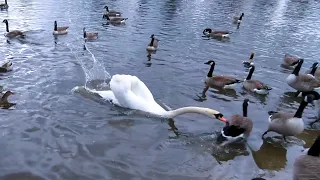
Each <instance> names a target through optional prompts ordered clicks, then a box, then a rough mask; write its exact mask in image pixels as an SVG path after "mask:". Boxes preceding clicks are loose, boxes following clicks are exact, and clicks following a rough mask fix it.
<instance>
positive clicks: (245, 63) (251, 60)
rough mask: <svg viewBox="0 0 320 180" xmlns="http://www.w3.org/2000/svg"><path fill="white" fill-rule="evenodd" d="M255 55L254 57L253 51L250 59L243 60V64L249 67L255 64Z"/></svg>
mask: <svg viewBox="0 0 320 180" xmlns="http://www.w3.org/2000/svg"><path fill="white" fill-rule="evenodd" d="M253 57H254V53H251V55H250V58H249V60H248V61H243V62H242V64H243V65H244V67H246V68H249V67H250V65H251V66H252V65H254V63H253Z"/></svg>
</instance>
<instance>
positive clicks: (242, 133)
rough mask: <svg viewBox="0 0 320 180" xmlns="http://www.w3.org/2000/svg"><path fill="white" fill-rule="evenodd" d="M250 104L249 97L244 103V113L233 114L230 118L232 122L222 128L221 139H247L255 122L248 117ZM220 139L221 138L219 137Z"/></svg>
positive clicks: (229, 140) (229, 141)
mask: <svg viewBox="0 0 320 180" xmlns="http://www.w3.org/2000/svg"><path fill="white" fill-rule="evenodd" d="M248 104H249V99H245V100H244V101H243V104H242V111H243V114H242V115H239V114H235V115H232V116H231V118H230V119H229V122H230V124H227V126H225V127H224V128H223V129H222V130H221V136H220V141H224V140H226V141H228V143H231V142H234V141H238V140H240V139H247V138H248V136H249V135H250V133H251V131H252V127H253V122H252V120H251V119H249V118H248V116H247V113H248ZM218 140H219V138H218Z"/></svg>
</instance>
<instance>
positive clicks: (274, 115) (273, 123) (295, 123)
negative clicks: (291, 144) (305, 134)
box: [262, 93, 316, 141]
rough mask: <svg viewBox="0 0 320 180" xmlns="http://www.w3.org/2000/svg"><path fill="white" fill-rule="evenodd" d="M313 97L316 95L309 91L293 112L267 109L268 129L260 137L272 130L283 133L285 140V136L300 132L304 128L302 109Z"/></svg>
mask: <svg viewBox="0 0 320 180" xmlns="http://www.w3.org/2000/svg"><path fill="white" fill-rule="evenodd" d="M315 99H316V97H315V96H314V95H313V94H311V93H310V94H308V95H306V96H304V98H303V100H302V101H301V103H300V106H299V108H298V109H297V111H296V113H295V114H291V113H283V112H276V111H269V112H268V114H269V126H268V130H267V131H266V132H264V133H263V135H262V138H263V137H264V136H265V135H266V134H267V133H268V132H271V131H273V132H276V133H278V134H281V135H283V138H284V140H285V141H287V140H286V136H295V135H298V134H300V133H302V131H303V130H304V122H303V119H302V113H303V110H304V109H305V108H306V107H307V105H308V103H311V102H312V101H313V100H315Z"/></svg>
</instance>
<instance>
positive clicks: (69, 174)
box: [0, 0, 320, 180]
mask: <svg viewBox="0 0 320 180" xmlns="http://www.w3.org/2000/svg"><path fill="white" fill-rule="evenodd" d="M8 1H9V2H8V3H9V6H10V7H9V10H8V11H0V17H1V21H2V20H3V19H8V20H9V25H10V28H11V29H12V30H13V29H19V30H23V31H27V32H26V35H27V37H26V38H25V39H21V40H10V41H6V38H5V37H4V36H2V35H1V36H0V60H6V59H10V60H12V61H13V63H14V70H13V71H12V72H10V73H6V74H3V75H1V80H0V81H1V85H3V86H4V88H5V89H9V90H12V91H14V92H15V93H16V94H15V95H13V96H11V97H10V101H12V102H16V103H17V106H16V107H15V109H13V110H1V111H0V116H1V120H0V132H1V134H0V135H1V137H0V145H1V146H0V147H1V148H0V159H1V160H0V176H1V177H2V179H11V180H12V179H19V178H20V179H22V177H24V178H28V179H32V180H35V179H52V180H56V179H68V180H88V179H93V180H98V179H110V180H111V179H112V180H115V179H126V180H129V179H131V180H138V179H146V180H147V179H159V180H162V179H175V180H179V179H181V180H186V179H192V180H202V179H221V180H222V179H251V178H252V177H264V178H266V179H273V180H276V179H279V180H280V179H281V180H284V179H291V174H292V165H293V162H294V159H295V157H296V156H298V155H299V154H300V153H301V150H303V149H304V148H307V147H310V145H311V143H312V142H313V140H314V139H315V137H316V135H317V134H319V131H317V129H319V128H320V124H313V126H310V125H309V124H310V123H311V122H312V121H314V120H315V118H316V117H315V116H316V112H315V109H314V107H313V106H312V105H309V106H308V107H307V109H306V111H305V113H304V117H305V123H306V130H305V131H304V132H303V133H302V134H301V135H299V136H298V137H293V138H291V140H293V143H284V142H283V141H282V140H281V139H279V137H280V136H279V135H278V134H275V133H270V134H269V135H268V138H267V139H266V140H264V141H263V140H262V139H261V134H262V133H263V132H264V131H265V130H266V128H267V118H268V114H267V111H269V110H282V111H286V112H294V111H295V110H296V108H297V107H298V105H299V102H300V99H299V98H292V97H291V96H292V94H291V93H290V92H293V89H292V88H290V87H289V86H288V85H287V84H286V82H285V78H286V77H287V75H288V74H289V71H288V70H285V69H283V68H282V67H281V66H280V64H281V61H282V58H283V56H284V54H285V53H288V54H293V55H298V56H300V57H303V58H305V63H304V65H303V67H304V69H303V71H305V69H306V68H309V67H310V66H311V64H312V63H313V62H314V61H317V60H318V57H319V42H320V20H319V19H320V11H319V9H320V2H319V1H316V0H310V1H304V2H302V1H298V0H268V1H266V0H248V1H245V0H238V1H232V0H212V1H210V0H195V1H191V0H190V1H187V0H176V1H175V0H164V1H159V0H149V1H147V0H140V1H139V0H130V1H126V0H113V1H98V0H90V1H84V0H81V1H76V0H73V1H62V0H8ZM105 5H108V6H109V7H110V9H116V10H120V11H122V12H123V16H125V17H128V18H129V19H128V21H127V23H126V25H124V26H112V25H108V24H105V21H104V20H103V19H102V13H103V7H104V6H105ZM241 12H244V13H245V16H244V19H243V23H242V24H241V26H240V28H239V29H237V28H236V26H235V25H233V24H232V17H233V15H234V14H240V13H241ZM54 20H57V21H58V25H61V26H63V25H68V26H70V28H69V34H68V35H66V36H59V37H56V38H54V37H53V36H52V30H53V21H54ZM84 26H85V27H86V28H87V31H96V32H98V33H99V39H98V40H97V41H94V42H88V43H87V50H84V47H83V39H82V28H83V27H84ZM0 27H1V30H2V32H3V33H4V32H5V31H4V30H5V25H4V24H3V23H1V25H0ZM206 27H211V28H213V29H222V30H231V31H233V34H232V35H231V37H230V39H229V40H227V41H218V40H214V39H210V40H208V39H206V38H203V37H202V31H203V29H204V28H206ZM151 34H156V36H157V37H158V39H160V40H161V41H160V46H159V50H158V51H157V53H156V54H153V55H152V57H151V60H150V59H148V57H147V56H146V55H147V54H146V51H145V47H146V45H147V44H148V42H149V41H150V38H149V37H150V35H151ZM88 50H89V51H88ZM90 52H91V53H92V54H91V53H90ZM251 52H254V53H255V64H256V71H255V73H254V78H255V79H259V80H263V81H264V82H266V83H267V84H268V85H270V86H271V87H273V90H272V92H271V93H270V94H269V95H268V96H266V97H265V98H263V97H259V96H254V95H252V94H248V93H246V92H244V91H243V90H242V89H241V88H240V87H239V88H236V90H235V91H234V92H221V91H216V90H211V91H208V92H207V100H206V101H199V100H198V99H199V98H198V95H199V93H201V91H202V89H203V88H204V79H205V76H206V73H207V71H208V68H209V67H208V66H207V65H205V64H203V63H204V62H206V61H208V60H215V61H216V64H217V65H216V70H215V73H216V74H231V75H234V76H237V77H239V78H245V76H246V75H247V72H246V70H245V69H244V68H243V66H242V64H241V63H242V61H243V60H247V59H248V57H249V55H250V53H251ZM117 73H120V74H121V73H124V74H131V75H136V76H138V77H139V78H140V79H141V80H142V81H143V82H145V83H146V85H147V86H148V87H149V89H150V90H151V92H152V93H153V95H154V97H155V99H156V100H157V101H158V102H159V103H160V104H165V105H167V106H169V107H171V108H173V109H174V108H178V107H182V106H202V107H211V108H213V109H217V110H219V111H221V112H222V113H223V114H224V115H225V116H226V117H230V116H231V115H232V114H235V113H241V104H242V101H243V99H244V98H249V99H250V102H251V103H250V105H249V117H250V118H251V119H253V120H254V128H253V132H252V135H251V136H250V138H249V139H248V145H244V144H240V145H239V144H235V145H230V146H228V147H226V148H224V149H217V146H216V144H215V143H214V142H215V137H216V133H217V132H218V131H219V130H220V128H221V127H223V124H222V123H221V122H218V121H216V120H212V119H209V118H207V117H204V116H201V115H184V116H181V117H178V118H175V122H174V125H175V127H176V128H178V133H177V132H176V133H174V132H173V131H172V128H173V126H174V125H173V122H172V121H168V120H163V119H159V118H155V117H150V116H147V115H146V114H144V113H142V112H138V111H133V110H127V109H123V108H120V107H115V106H113V105H111V104H110V103H108V102H105V101H103V100H102V99H101V98H99V97H97V96H96V95H93V94H90V93H88V92H87V91H86V90H85V88H84V86H85V85H87V87H88V88H95V89H103V88H106V86H107V82H108V79H109V77H110V75H113V74H117ZM109 74H110V75H109ZM40 177H41V178H40Z"/></svg>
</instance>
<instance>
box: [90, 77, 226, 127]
mask: <svg viewBox="0 0 320 180" xmlns="http://www.w3.org/2000/svg"><path fill="white" fill-rule="evenodd" d="M110 89H111V90H109V91H95V90H91V91H92V92H94V93H97V94H99V95H100V96H101V97H102V98H104V99H106V100H109V101H111V102H112V103H114V104H116V105H118V106H121V107H125V108H130V109H136V110H141V111H144V112H148V113H151V114H154V115H158V116H161V117H166V118H174V117H176V116H179V115H181V114H186V113H198V114H203V115H206V116H209V117H211V118H215V119H219V120H220V121H223V122H227V120H226V119H225V118H224V117H223V115H222V114H221V113H220V112H218V111H216V110H213V109H210V108H203V107H183V108H179V109H176V110H172V111H166V110H165V109H163V108H162V107H161V106H160V105H159V104H158V103H156V101H155V100H154V99H153V95H152V93H151V92H150V90H149V89H148V87H147V86H146V85H145V84H144V83H143V82H142V81H140V79H139V78H137V77H136V76H131V75H124V74H116V75H113V76H112V78H111V81H110Z"/></svg>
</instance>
